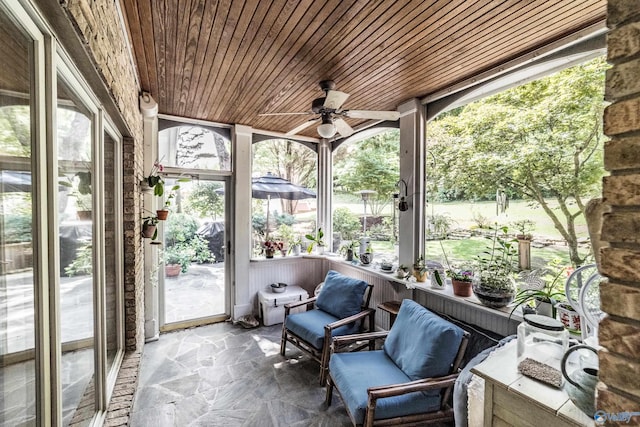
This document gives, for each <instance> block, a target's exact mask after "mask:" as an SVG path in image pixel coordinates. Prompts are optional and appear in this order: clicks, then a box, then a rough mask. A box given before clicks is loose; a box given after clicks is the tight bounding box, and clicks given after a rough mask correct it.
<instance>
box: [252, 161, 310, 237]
mask: <svg viewBox="0 0 640 427" xmlns="http://www.w3.org/2000/svg"><path fill="white" fill-rule="evenodd" d="M251 196H252V197H253V198H254V199H266V200H267V222H266V227H267V235H269V210H270V209H269V204H270V203H271V199H272V198H273V199H285V200H302V199H315V197H316V193H315V192H313V191H312V190H309V189H308V188H305V187H302V186H300V185H296V184H293V183H292V182H291V181H288V180H286V179H284V178H281V177H279V176H276V175H274V174H272V173H271V172H267V174H266V175H264V176H261V177H257V178H252V179H251Z"/></svg>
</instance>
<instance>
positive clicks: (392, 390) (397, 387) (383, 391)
mask: <svg viewBox="0 0 640 427" xmlns="http://www.w3.org/2000/svg"><path fill="white" fill-rule="evenodd" d="M456 378H458V374H457V373H456V374H450V375H446V376H444V377H436V378H424V379H420V380H415V381H411V382H408V383H403V384H392V385H386V386H379V387H371V388H368V389H367V393H368V394H369V398H370V399H371V398H373V399H374V400H377V399H381V398H384V397H391V396H399V395H402V394H407V393H413V392H415V391H426V390H433V389H437V388H444V387H449V386H452V385H453V384H454V383H455V382H456Z"/></svg>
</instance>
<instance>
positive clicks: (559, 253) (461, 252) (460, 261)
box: [371, 237, 571, 268]
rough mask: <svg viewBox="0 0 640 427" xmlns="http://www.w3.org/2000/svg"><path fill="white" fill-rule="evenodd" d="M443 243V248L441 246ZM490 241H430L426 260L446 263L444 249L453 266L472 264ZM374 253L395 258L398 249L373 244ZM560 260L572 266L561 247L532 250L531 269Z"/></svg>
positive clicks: (389, 245)
mask: <svg viewBox="0 0 640 427" xmlns="http://www.w3.org/2000/svg"><path fill="white" fill-rule="evenodd" d="M440 242H442V247H441V246H440ZM488 243H489V241H488V240H487V239H484V238H481V237H473V238H470V239H464V240H442V241H439V240H430V241H428V242H427V243H426V245H425V258H426V259H430V260H434V261H439V262H441V263H443V264H444V263H445V259H444V255H443V254H442V248H444V250H445V251H446V252H447V258H448V259H449V262H450V263H451V264H455V265H458V266H462V265H465V264H471V263H472V262H473V261H474V260H475V259H476V257H477V255H478V254H479V253H481V252H482V251H484V250H486V249H487V244H488ZM371 246H372V247H373V252H374V253H376V254H378V257H377V260H380V259H381V258H393V257H394V256H395V254H396V248H395V246H394V245H393V243H391V242H385V241H373V242H371ZM555 259H559V260H560V262H561V265H570V264H571V263H570V261H569V252H568V250H567V249H566V248H563V247H561V246H546V247H543V248H533V247H532V248H531V267H532V268H541V267H544V266H545V265H547V264H548V263H549V262H550V261H552V260H555Z"/></svg>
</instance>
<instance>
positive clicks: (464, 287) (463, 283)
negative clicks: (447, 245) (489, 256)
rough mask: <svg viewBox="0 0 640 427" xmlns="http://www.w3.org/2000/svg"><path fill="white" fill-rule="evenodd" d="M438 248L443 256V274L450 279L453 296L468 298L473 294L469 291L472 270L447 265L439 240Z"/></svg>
mask: <svg viewBox="0 0 640 427" xmlns="http://www.w3.org/2000/svg"><path fill="white" fill-rule="evenodd" d="M440 248H441V249H442V254H443V256H444V262H445V264H446V271H445V274H446V275H447V276H448V277H450V278H451V286H452V287H453V294H454V295H457V296H459V297H470V296H471V295H472V294H473V292H472V289H471V286H472V283H473V269H472V268H470V267H456V266H454V265H451V264H450V263H449V258H448V257H447V252H446V251H445V250H444V246H443V245H442V240H440Z"/></svg>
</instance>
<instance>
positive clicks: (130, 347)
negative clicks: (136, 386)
mask: <svg viewBox="0 0 640 427" xmlns="http://www.w3.org/2000/svg"><path fill="white" fill-rule="evenodd" d="M60 3H61V6H60V7H62V8H63V10H64V12H65V13H66V15H67V17H68V19H69V21H70V22H71V24H72V25H73V27H74V28H75V30H76V33H77V35H78V37H79V38H80V41H81V43H82V44H83V45H84V46H85V50H86V53H87V55H88V56H89V58H90V60H91V62H92V63H93V67H94V68H95V70H96V72H97V73H98V75H99V77H100V79H101V80H102V82H103V83H104V85H105V86H106V88H107V90H108V93H109V95H110V96H111V102H113V103H114V104H115V105H116V107H117V110H118V111H119V113H120V115H121V117H122V119H123V120H124V122H125V124H126V126H127V128H128V135H127V136H128V137H125V138H124V141H123V145H124V147H123V171H122V173H123V197H124V204H123V209H124V233H125V235H124V257H125V259H124V280H125V282H124V287H125V301H124V304H125V330H126V332H125V333H126V337H125V340H126V342H125V344H126V350H127V351H140V350H141V349H142V346H143V345H144V298H143V296H144V270H143V259H144V258H143V249H144V248H143V244H142V239H141V237H140V227H141V223H140V218H141V212H142V196H141V192H140V191H139V183H140V181H141V180H142V178H143V176H144V171H143V154H142V153H143V149H142V147H143V128H142V116H141V114H140V111H139V109H138V94H139V93H140V88H139V86H138V81H137V79H136V75H137V70H136V68H135V65H134V64H133V63H132V62H131V61H132V59H131V55H130V53H129V47H128V43H129V42H128V36H127V34H126V30H125V28H124V27H123V24H122V21H121V19H120V14H119V13H118V10H117V9H116V7H117V4H118V3H117V2H114V1H113V0H91V1H90V0H67V1H61V2H60ZM102 101H103V102H106V101H105V100H102Z"/></svg>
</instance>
